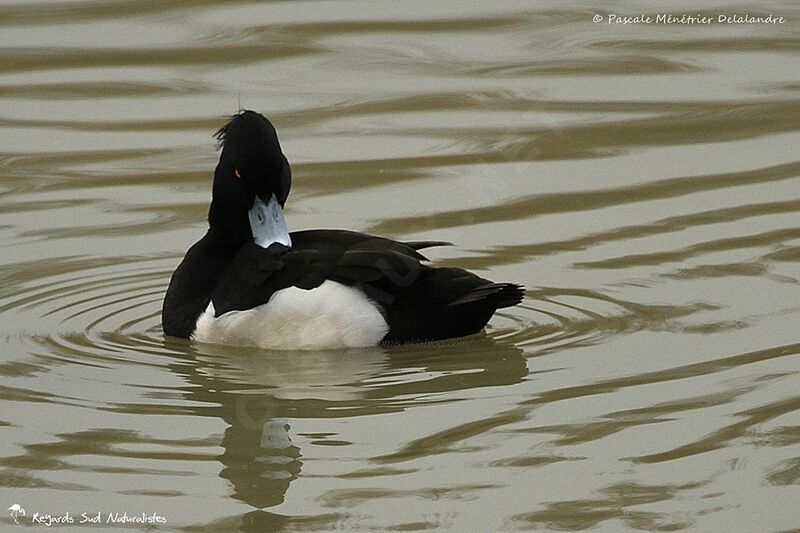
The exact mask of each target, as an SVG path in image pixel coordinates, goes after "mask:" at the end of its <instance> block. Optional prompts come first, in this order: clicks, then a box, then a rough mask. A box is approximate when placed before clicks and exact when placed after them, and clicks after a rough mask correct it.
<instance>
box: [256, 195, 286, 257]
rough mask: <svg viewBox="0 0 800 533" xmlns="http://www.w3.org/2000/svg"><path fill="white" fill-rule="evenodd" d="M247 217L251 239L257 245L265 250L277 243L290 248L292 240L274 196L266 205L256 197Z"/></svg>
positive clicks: (279, 205)
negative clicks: (251, 234)
mask: <svg viewBox="0 0 800 533" xmlns="http://www.w3.org/2000/svg"><path fill="white" fill-rule="evenodd" d="M248 215H249V216H250V229H252V230H253V239H254V240H255V242H256V244H257V245H259V246H261V247H262V248H267V247H269V245H270V244H272V243H275V242H279V243H281V244H283V245H284V246H288V247H289V248H291V247H292V238H291V237H289V230H288V228H287V227H286V219H284V218H283V210H282V209H281V204H279V203H278V200H277V199H276V198H275V195H274V194H273V195H272V197H271V198H270V199H269V202H266V203H264V201H263V200H262V199H261V198H259V197H258V196H256V199H255V201H254V202H253V207H251V208H250V211H249V212H248Z"/></svg>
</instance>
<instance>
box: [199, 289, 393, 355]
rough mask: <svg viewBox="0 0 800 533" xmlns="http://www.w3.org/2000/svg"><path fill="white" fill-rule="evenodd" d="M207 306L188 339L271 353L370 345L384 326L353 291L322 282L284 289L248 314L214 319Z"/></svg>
mask: <svg viewBox="0 0 800 533" xmlns="http://www.w3.org/2000/svg"><path fill="white" fill-rule="evenodd" d="M214 314H215V313H214V304H213V302H212V303H209V304H208V307H207V308H206V310H205V312H203V314H202V315H200V318H199V319H198V320H197V326H196V327H195V330H194V333H193V334H192V339H193V340H196V341H200V342H209V343H214V344H231V345H237V346H258V347H260V348H266V349H270V350H324V349H335V348H357V347H361V346H375V345H377V344H378V343H379V342H380V341H381V339H382V338H383V337H384V336H385V335H386V333H387V332H388V331H389V325H388V324H387V323H386V320H385V319H384V318H383V315H381V313H380V311H379V310H378V308H377V307H376V305H375V304H373V303H372V302H371V301H370V300H369V298H367V296H366V294H364V292H363V291H362V290H360V289H358V288H355V287H348V286H347V285H342V284H341V283H337V282H335V281H330V280H328V281H325V282H324V283H322V285H320V286H319V287H317V288H315V289H311V290H305V289H300V288H297V287H289V288H288V289H283V290H280V291H278V292H276V293H275V294H273V295H272V297H271V298H270V299H269V301H268V302H267V303H265V304H263V305H260V306H258V307H254V308H253V309H249V310H247V311H229V312H227V313H225V314H224V315H221V316H219V317H216V318H215V317H214Z"/></svg>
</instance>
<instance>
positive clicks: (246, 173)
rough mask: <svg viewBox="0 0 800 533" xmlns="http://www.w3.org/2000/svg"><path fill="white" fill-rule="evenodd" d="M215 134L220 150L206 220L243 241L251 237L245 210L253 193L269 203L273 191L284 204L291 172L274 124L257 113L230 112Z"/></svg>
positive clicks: (245, 111) (251, 199)
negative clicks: (227, 119) (230, 114)
mask: <svg viewBox="0 0 800 533" xmlns="http://www.w3.org/2000/svg"><path fill="white" fill-rule="evenodd" d="M216 137H217V139H218V140H219V142H220V144H221V145H222V153H221V154H220V157H219V163H218V164H217V168H216V170H215V171H214V188H213V202H212V205H211V210H210V211H209V223H210V224H211V227H212V228H218V229H222V230H224V231H225V232H226V233H231V232H232V233H233V234H234V235H236V236H238V237H241V238H242V240H246V239H249V238H251V237H252V234H251V232H250V224H249V222H248V215H247V212H248V210H249V209H250V208H251V207H253V201H254V200H255V198H256V196H258V197H259V198H261V199H262V200H263V201H264V202H268V201H269V200H270V198H271V197H272V195H273V194H274V195H275V198H276V199H277V201H278V203H279V204H280V205H281V207H283V205H284V203H286V198H287V197H288V196H289V189H290V188H291V185H292V172H291V169H290V168H289V162H288V161H287V160H286V157H285V156H284V155H283V152H282V151H281V145H280V143H279V142H278V134H277V133H276V132H275V128H274V126H273V125H272V123H271V122H270V121H269V120H267V118H266V117H265V116H264V115H262V114H260V113H256V112H255V111H250V110H244V111H241V112H239V113H237V114H236V115H233V117H231V119H230V121H228V123H227V124H225V125H224V126H223V127H222V128H220V129H219V131H217V133H216Z"/></svg>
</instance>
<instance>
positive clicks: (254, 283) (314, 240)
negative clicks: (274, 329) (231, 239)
mask: <svg viewBox="0 0 800 533" xmlns="http://www.w3.org/2000/svg"><path fill="white" fill-rule="evenodd" d="M292 241H293V248H292V249H291V250H290V249H288V248H286V247H284V246H282V245H279V244H273V245H272V246H270V247H269V248H266V249H264V248H261V247H259V246H257V245H256V244H255V243H252V242H249V243H247V244H245V245H244V246H242V248H241V249H240V250H239V251H238V252H237V254H236V256H235V257H234V259H233V260H232V261H231V262H230V264H229V265H228V267H227V269H226V271H225V272H224V273H223V275H222V276H221V278H220V280H219V282H218V283H217V285H216V286H215V288H214V291H213V293H212V298H211V299H212V301H213V302H214V309H215V311H216V315H217V316H219V315H222V314H224V313H227V312H228V311H234V310H245V309H251V308H253V307H257V306H259V305H262V304H264V303H266V302H267V301H269V299H270V298H271V297H272V295H273V294H274V293H275V292H277V291H279V290H281V289H285V288H288V287H293V286H294V287H299V288H301V289H306V290H310V289H314V288H316V287H318V286H320V285H321V284H322V283H323V282H325V281H326V280H329V279H330V280H332V281H338V282H340V283H343V284H345V285H361V284H364V283H375V282H380V281H383V282H389V283H392V284H396V285H401V286H402V285H406V284H409V283H411V282H413V280H415V279H416V278H417V277H418V275H419V272H420V270H421V269H423V268H429V267H427V266H425V265H423V264H422V263H421V261H427V259H426V258H425V256H423V255H422V254H420V253H419V252H417V251H416V250H415V249H414V248H413V247H411V246H409V245H407V244H405V243H401V242H397V241H392V240H390V239H384V238H381V237H372V236H370V235H365V234H362V233H356V232H350V231H344V230H309V231H304V232H295V233H293V234H292ZM414 244H422V243H414ZM426 244H427V243H426Z"/></svg>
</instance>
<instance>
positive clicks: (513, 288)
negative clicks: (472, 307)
mask: <svg viewBox="0 0 800 533" xmlns="http://www.w3.org/2000/svg"><path fill="white" fill-rule="evenodd" d="M524 297H525V287H523V286H522V285H518V284H516V283H489V284H488V285H481V286H480V287H475V288H474V289H472V290H470V291H469V292H467V293H465V294H462V295H461V296H459V297H458V298H457V299H456V300H454V301H453V302H450V306H455V305H462V304H467V303H471V302H485V303H486V304H487V305H490V306H492V307H494V308H495V309H501V308H503V307H511V306H513V305H517V304H518V303H520V302H521V301H522V299H523V298H524Z"/></svg>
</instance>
